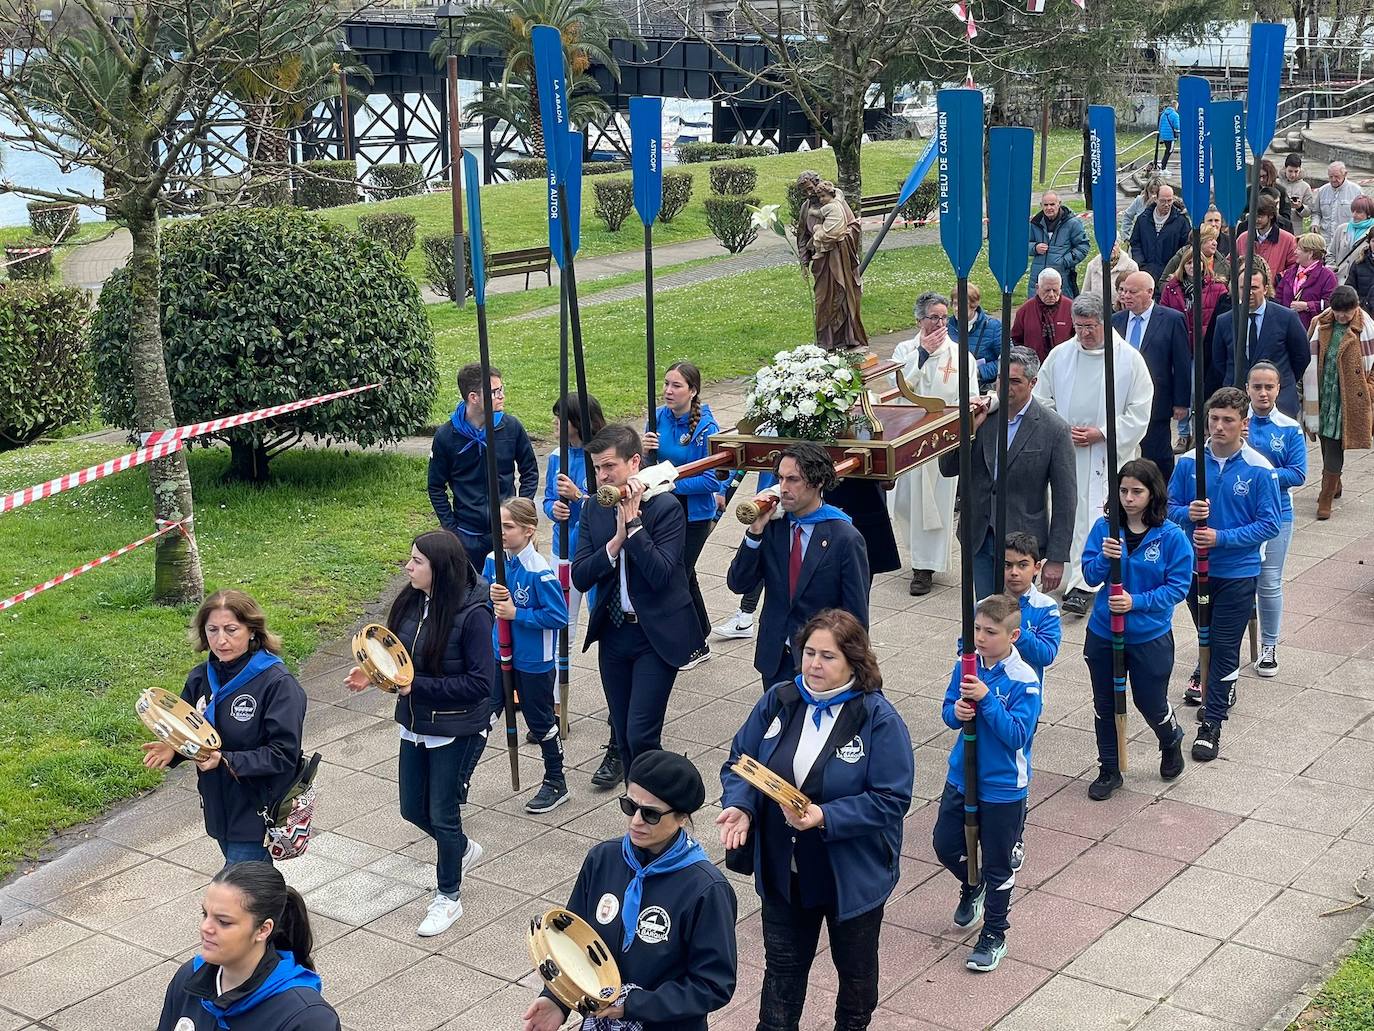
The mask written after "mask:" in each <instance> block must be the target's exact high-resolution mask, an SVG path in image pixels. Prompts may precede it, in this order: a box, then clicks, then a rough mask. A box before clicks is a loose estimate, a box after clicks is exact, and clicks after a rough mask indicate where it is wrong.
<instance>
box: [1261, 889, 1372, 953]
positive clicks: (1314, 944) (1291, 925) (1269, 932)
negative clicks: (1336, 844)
mask: <svg viewBox="0 0 1374 1031" xmlns="http://www.w3.org/2000/svg"><path fill="white" fill-rule="evenodd" d="M1334 908H1336V907H1335V906H1334V905H1333V904H1332V901H1331V900H1330V899H1327V898H1322V897H1321V896H1319V895H1309V894H1307V893H1306V892H1303V891H1295V890H1293V889H1291V888H1289V889H1285V890H1284V891H1283V892H1281V893H1280V894H1279V896H1278V897H1277V898H1275V899H1273V900H1272V901H1270V902H1269V903H1268V904H1267V905H1265V906H1264V908H1263V909H1261V910H1260V911H1259V912H1258V913H1257V914H1255V916H1254V918H1253V919H1251V920H1250V922H1249V923H1247V924H1246V925H1245V926H1244V927H1243V928H1242V929H1241V930H1240V931H1239V932H1238V933H1237V934H1236V935H1235V940H1236V941H1237V942H1239V943H1240V944H1242V945H1250V946H1253V947H1254V948H1257V949H1263V950H1264V951H1265V952H1272V953H1274V954H1275V955H1279V956H1287V957H1288V958H1290V959H1298V960H1302V961H1303V962H1304V963H1314V964H1317V963H1324V962H1326V961H1327V960H1328V959H1330V958H1331V956H1332V954H1333V953H1334V952H1335V951H1336V950H1337V949H1338V948H1339V947H1340V946H1341V945H1342V944H1343V943H1344V942H1345V940H1346V939H1347V938H1349V937H1350V936H1351V935H1352V934H1354V933H1355V932H1356V931H1358V930H1359V929H1360V927H1361V925H1363V924H1364V922H1365V920H1366V918H1367V917H1368V915H1369V914H1368V910H1362V909H1355V910H1352V911H1350V912H1346V913H1335V914H1333V915H1331V916H1322V915H1321V914H1323V913H1326V912H1329V911H1330V910H1332V909H1334Z"/></svg>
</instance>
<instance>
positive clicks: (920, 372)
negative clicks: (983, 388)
mask: <svg viewBox="0 0 1374 1031" xmlns="http://www.w3.org/2000/svg"><path fill="white" fill-rule="evenodd" d="M948 318H949V299H948V298H946V297H942V296H941V295H940V294H936V293H924V294H922V295H921V296H920V297H918V298H917V299H916V319H917V335H916V336H915V337H914V338H913V339H911V340H904V341H903V342H902V343H900V344H898V345H897V349H896V350H895V351H893V353H892V360H893V361H895V362H901V363H902V365H903V369H902V375H903V376H904V377H905V378H906V382H907V385H908V386H910V387H911V390H912V392H913V393H915V394H919V395H920V396H922V397H938V398H939V399H940V400H941V401H943V402H945V404H947V405H951V406H953V407H954V408H956V409H957V408H958V406H959V343H958V341H957V340H951V339H950V336H949V333H948V330H947V324H948ZM968 384H969V397H976V396H977V395H978V362H977V361H976V360H975V359H974V357H973V356H972V355H970V356H969V361H968ZM958 484H959V480H958V477H950V476H941V475H940V465H939V463H938V462H926V463H924V464H922V465H918V466H917V467H916V468H914V469H912V470H910V471H909V472H906V473H903V474H902V475H901V476H899V477H898V478H897V486H896V488H895V489H893V490H892V491H891V492H890V493H889V494H888V496H887V497H888V501H887V503H888V508H889V509H891V511H892V513H893V515H895V516H896V517H897V531H898V535H899V536H900V537H902V538H904V539H905V540H906V545H907V555H908V557H909V559H910V562H911V588H910V591H911V593H912V594H913V595H917V596H919V595H922V594H929V593H930V588H931V584H932V583H933V582H934V579H935V574H936V573H943V572H946V571H947V570H948V569H949V565H950V548H951V545H952V544H953V541H954V495H955V491H956V488H957V487H958Z"/></svg>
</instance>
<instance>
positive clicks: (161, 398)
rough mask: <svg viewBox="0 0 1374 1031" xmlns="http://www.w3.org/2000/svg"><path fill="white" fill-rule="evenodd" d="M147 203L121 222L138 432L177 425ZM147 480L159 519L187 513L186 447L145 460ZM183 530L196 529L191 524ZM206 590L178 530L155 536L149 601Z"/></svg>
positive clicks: (192, 599) (189, 597)
mask: <svg viewBox="0 0 1374 1031" xmlns="http://www.w3.org/2000/svg"><path fill="white" fill-rule="evenodd" d="M150 208H151V205H146V206H145V205H141V204H129V205H127V206H126V207H125V210H124V212H123V214H124V220H125V225H127V226H128V228H129V232H130V234H131V235H132V236H133V254H132V256H131V257H130V258H129V293H130V296H131V297H132V301H133V306H132V312H131V314H130V319H129V326H130V330H131V332H130V334H129V365H130V367H131V368H132V370H133V380H134V414H135V417H136V419H137V421H138V429H139V431H140V432H141V433H148V432H151V431H152V430H159V429H170V428H171V427H173V426H175V425H176V424H177V423H176V415H175V413H174V412H173V410H172V392H171V389H170V388H169V387H168V385H167V365H166V360H165V357H164V355H163V350H162V324H161V298H160V272H159V268H158V262H159V257H160V254H161V247H160V243H159V227H158V220H157V213H156V210H149V209H150ZM148 484H149V486H150V487H151V488H152V492H153V515H154V516H155V517H156V518H157V519H163V520H168V521H171V522H176V521H178V520H189V519H190V518H191V515H192V512H193V511H194V508H193V506H192V501H191V476H190V473H189V472H188V471H187V468H186V453H185V451H178V452H177V453H176V454H173V455H168V456H167V457H166V458H163V459H159V460H158V461H156V462H149V463H148ZM187 529H188V532H194V526H188V527H187ZM204 594H205V581H204V578H203V577H202V575H201V571H200V556H199V555H198V554H197V553H196V550H195V548H193V547H191V545H190V543H189V541H188V540H187V538H186V537H185V536H183V535H182V534H181V533H177V532H173V533H169V534H166V535H165V536H163V537H160V538H158V542H157V560H156V564H155V567H154V575H153V600H154V601H156V602H158V603H159V604H162V605H185V604H189V603H197V602H199V601H200V600H201V598H202V597H203V596H204Z"/></svg>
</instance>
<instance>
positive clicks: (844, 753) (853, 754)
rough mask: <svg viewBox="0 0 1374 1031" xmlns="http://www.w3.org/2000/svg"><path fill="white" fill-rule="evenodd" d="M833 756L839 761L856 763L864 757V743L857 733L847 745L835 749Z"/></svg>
mask: <svg viewBox="0 0 1374 1031" xmlns="http://www.w3.org/2000/svg"><path fill="white" fill-rule="evenodd" d="M835 757H836V758H837V759H839V760H840V761H841V762H847V763H856V762H858V761H859V760H860V759H862V758H863V757H864V743H863V740H862V739H861V738H860V737H859V735H858V734H855V735H854V739H853V740H852V741H850V742H849V744H847V745H840V747H839V748H837V749H835Z"/></svg>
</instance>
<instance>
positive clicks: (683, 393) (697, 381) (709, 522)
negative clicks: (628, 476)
mask: <svg viewBox="0 0 1374 1031" xmlns="http://www.w3.org/2000/svg"><path fill="white" fill-rule="evenodd" d="M663 401H664V403H663V405H661V406H660V407H659V409H658V412H657V413H656V421H655V424H654V428H653V430H651V431H650V432H648V433H645V434H644V450H645V451H646V452H649V451H656V452H657V453H658V461H660V462H672V463H673V465H682V464H683V463H685V462H694V461H696V460H697V459H698V458H705V457H706V456H707V455H708V454H709V453H710V451H711V446H710V444H709V443H708V438H709V437H710V436H711V434H713V433H719V432H720V425H719V423H717V422H716V417H715V416H714V415H712V414H711V406H710V405H707V404H702V403H701V371H700V370H699V369H698V368H697V367H696V366H695V365H693V364H692V363H691V362H674V363H673V364H672V365H670V366H668V370H667V371H666V372H665V373H664V374H663ZM720 489H721V486H720V480H718V479H717V478H716V474H715V472H713V471H709V472H704V473H702V474H701V475H699V476H687V477H684V478H682V479H680V480H678V481H677V483H675V484H673V493H674V494H676V495H677V499H678V501H679V502H680V503H681V505H682V512H683V515H685V516H686V517H687V539H686V542H685V543H684V545H683V549H682V561H683V564H684V565H686V567H687V587H688V589H689V590H690V591H691V594H692V607H693V608H695V609H696V613H697V622H698V623H700V624H701V634H702V638H703V640H704V639H705V638H706V637H708V636H709V635H710V633H711V620H710V618H709V617H708V616H707V615H706V602H705V601H704V600H703V599H702V597H701V586H700V585H699V584H698V583H697V559H698V558H699V557H700V556H701V549H702V548H704V547H706V538H708V537H710V536H711V529H712V527H714V526H715V521H716V517H717V515H718V513H719V509H718V508H717V501H716V498H717V496H718V495H720ZM710 657H711V648H710V646H709V645H707V644H703V645H702V646H701V648H700V649H698V651H697V652H696V654H694V655H693V656H692V657H691V659H690V660H688V663H687V665H686V666H684V667H683V668H684V669H691V668H692V667H693V666H695V665H697V664H698V663H700V662H702V661H704V660H705V659H708V658H710Z"/></svg>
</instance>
